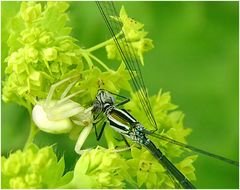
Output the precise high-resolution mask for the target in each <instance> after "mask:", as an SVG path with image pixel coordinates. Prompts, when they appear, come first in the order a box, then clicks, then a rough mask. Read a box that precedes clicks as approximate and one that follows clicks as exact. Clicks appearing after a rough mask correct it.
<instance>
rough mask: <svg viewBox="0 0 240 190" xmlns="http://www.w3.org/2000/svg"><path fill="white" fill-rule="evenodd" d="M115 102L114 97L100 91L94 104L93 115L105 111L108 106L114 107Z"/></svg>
mask: <svg viewBox="0 0 240 190" xmlns="http://www.w3.org/2000/svg"><path fill="white" fill-rule="evenodd" d="M114 102H115V99H114V97H113V96H112V95H111V94H110V93H108V92H107V91H105V90H99V91H98V93H97V96H96V100H95V101H94V103H93V109H92V112H93V113H97V112H102V111H105V109H106V108H107V107H108V106H112V105H113V104H114Z"/></svg>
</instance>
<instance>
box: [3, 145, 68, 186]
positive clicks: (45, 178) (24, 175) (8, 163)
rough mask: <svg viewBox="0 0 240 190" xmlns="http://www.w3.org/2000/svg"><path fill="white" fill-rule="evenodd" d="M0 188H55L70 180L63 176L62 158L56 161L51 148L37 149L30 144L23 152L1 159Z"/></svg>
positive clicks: (66, 175) (19, 151)
mask: <svg viewBox="0 0 240 190" xmlns="http://www.w3.org/2000/svg"><path fill="white" fill-rule="evenodd" d="M1 163H2V167H1V168H2V170H1V176H2V188H13V189H18V188H57V187H60V186H62V185H64V184H66V183H68V182H69V181H70V180H71V177H72V172H68V173H66V174H64V168H65V163H64V158H63V157H62V158H61V159H60V160H58V159H57V157H56V155H55V153H54V151H53V149H52V147H50V146H48V147H44V148H41V149H39V148H38V147H37V146H36V145H34V144H31V145H30V146H29V147H28V148H26V149H25V150H24V151H21V150H18V151H16V152H15V153H11V154H10V155H9V157H8V158H5V157H1Z"/></svg>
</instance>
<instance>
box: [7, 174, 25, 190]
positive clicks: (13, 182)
mask: <svg viewBox="0 0 240 190" xmlns="http://www.w3.org/2000/svg"><path fill="white" fill-rule="evenodd" d="M9 185H10V188H13V189H25V188H27V187H28V186H27V184H26V182H25V181H24V178H23V177H20V176H19V177H14V178H11V179H10V180H9Z"/></svg>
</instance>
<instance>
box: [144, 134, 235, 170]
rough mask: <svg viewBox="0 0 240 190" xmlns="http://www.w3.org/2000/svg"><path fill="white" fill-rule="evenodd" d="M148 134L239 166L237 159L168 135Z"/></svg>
mask: <svg viewBox="0 0 240 190" xmlns="http://www.w3.org/2000/svg"><path fill="white" fill-rule="evenodd" d="M148 135H150V136H153V137H155V138H158V139H160V140H163V141H167V142H170V143H172V144H175V145H178V146H181V147H183V148H187V149H189V150H192V151H194V152H196V153H200V154H204V155H206V156H209V157H212V158H215V159H218V160H222V161H224V162H227V163H229V164H232V165H235V166H239V162H238V161H234V160H231V159H228V158H225V157H223V156H219V155H216V154H213V153H210V152H207V151H205V150H202V149H199V148H196V147H193V146H191V145H187V144H184V143H181V142H178V141H176V140H173V139H171V138H169V137H166V136H163V135H159V134H156V133H149V134H148Z"/></svg>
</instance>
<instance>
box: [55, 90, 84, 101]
mask: <svg viewBox="0 0 240 190" xmlns="http://www.w3.org/2000/svg"><path fill="white" fill-rule="evenodd" d="M83 91H84V90H78V91H77V92H74V93H72V94H71V95H68V96H66V97H64V98H62V99H61V100H59V101H58V102H57V104H62V103H64V102H65V101H67V100H69V99H71V98H72V97H74V96H76V95H78V94H80V93H82V92H83Z"/></svg>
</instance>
